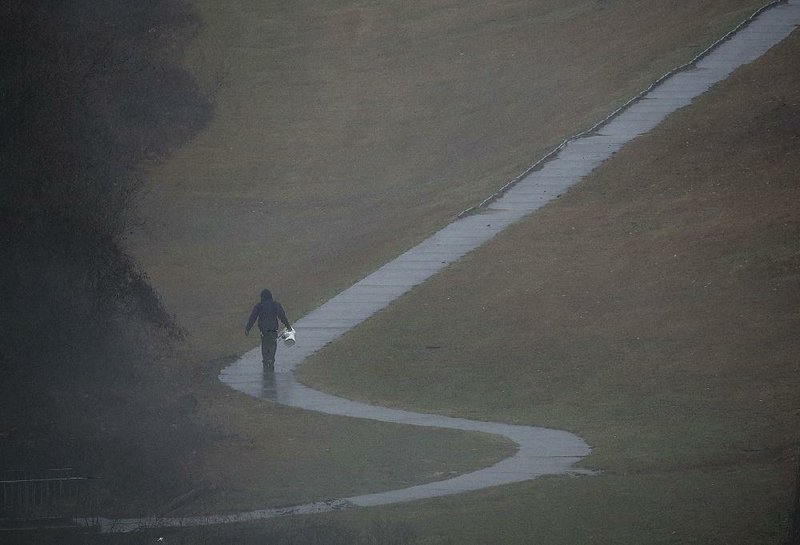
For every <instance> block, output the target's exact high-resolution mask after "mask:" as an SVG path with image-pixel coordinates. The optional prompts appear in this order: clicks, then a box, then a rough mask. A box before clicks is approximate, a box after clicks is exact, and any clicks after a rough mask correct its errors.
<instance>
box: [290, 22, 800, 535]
mask: <svg viewBox="0 0 800 545" xmlns="http://www.w3.org/2000/svg"><path fill="white" fill-rule="evenodd" d="M798 59H800V33H798V32H795V33H794V34H793V35H792V36H791V37H790V39H788V40H787V41H786V42H784V43H782V44H781V45H779V46H777V47H776V48H774V49H773V50H772V51H770V52H769V53H768V54H767V55H766V57H764V58H763V59H762V60H759V61H757V62H756V63H754V64H753V65H750V66H747V67H744V68H742V69H740V70H739V71H738V72H737V73H735V74H734V75H733V76H732V77H731V78H730V79H729V80H727V81H725V82H723V83H722V84H720V85H719V86H718V87H717V88H715V89H714V90H712V91H711V92H710V93H708V94H707V95H705V96H703V97H701V98H699V99H698V100H696V101H695V103H694V104H693V105H692V106H690V107H687V108H686V109H684V110H682V111H680V112H678V113H676V114H674V115H672V116H671V117H670V118H669V119H668V120H667V121H666V122H665V123H664V124H662V125H661V126H660V127H658V128H657V129H656V130H654V131H653V132H652V133H650V134H648V135H646V136H643V137H640V138H639V139H637V140H636V141H634V142H632V143H631V144H629V145H627V146H626V147H625V148H624V149H623V150H622V151H620V152H619V153H617V154H616V155H615V156H614V157H613V158H612V159H611V160H609V161H608V162H606V163H605V164H604V165H603V166H601V167H600V168H599V169H598V170H597V171H595V173H593V174H592V175H591V176H589V177H588V178H587V179H586V180H585V181H584V182H582V183H581V184H580V185H579V186H577V187H576V188H575V189H573V190H571V191H570V192H569V193H568V194H567V195H566V196H565V197H564V198H562V199H560V200H559V201H557V202H555V203H552V204H550V205H548V206H547V207H545V208H544V209H542V210H541V211H540V212H537V213H536V214H535V215H534V216H532V217H530V218H529V219H527V220H525V221H522V222H521V223H520V224H518V225H516V226H514V227H512V228H510V229H509V230H508V231H507V232H506V233H504V234H502V235H501V236H499V237H497V238H496V239H495V240H493V241H492V242H491V243H490V244H488V245H487V246H486V247H484V248H481V249H479V250H477V251H476V252H474V253H472V254H470V255H469V256H468V257H467V258H466V259H464V260H462V262H459V263H458V264H456V265H454V266H452V267H450V268H449V269H448V270H447V271H445V272H444V273H443V274H441V275H439V276H438V277H436V278H434V279H433V280H432V281H430V282H428V283H427V284H426V285H424V286H422V287H421V288H419V289H417V290H415V291H414V293H412V294H410V295H409V296H407V297H404V298H403V299H402V300H401V301H400V302H398V303H397V304H396V305H394V307H393V308H392V309H390V310H389V311H387V312H384V313H382V314H381V315H380V316H379V317H376V318H375V319H373V320H371V321H370V322H368V323H367V324H365V325H364V326H362V327H361V328H360V329H358V330H357V331H355V332H353V333H351V334H350V335H348V337H347V338H346V339H344V340H343V341H342V342H339V343H337V344H335V345H332V346H331V347H330V348H329V349H327V350H325V351H324V352H322V353H321V354H318V356H316V357H314V358H313V361H312V362H311V363H310V364H307V365H305V366H304V367H302V368H301V371H300V375H301V378H302V380H304V381H307V382H309V383H311V384H314V385H315V386H318V387H322V388H325V389H329V390H333V391H335V392H338V393H340V394H343V395H346V396H349V397H357V398H361V399H367V400H369V401H372V402H376V403H381V404H388V405H394V406H402V407H412V408H415V409H420V410H424V411H433V412H438V413H446V414H456V415H460V416H468V417H473V418H488V419H492V420H505V421H509V422H525V423H536V424H540V425H546V426H556V427H559V428H565V429H568V430H570V431H573V432H575V433H578V434H579V435H581V436H582V437H584V438H586V440H587V441H588V442H589V443H590V444H591V445H592V446H593V447H594V453H593V454H592V455H591V456H590V457H589V458H587V459H586V460H585V461H584V462H583V465H584V466H586V467H590V468H593V469H598V470H601V471H602V474H601V475H600V476H596V477H591V478H586V479H581V480H574V479H573V480H570V479H546V480H543V481H537V482H533V483H530V484H523V485H518V486H514V487H509V488H507V489H498V490H493V491H489V492H485V493H483V494H478V495H475V496H473V497H469V498H453V499H448V500H444V501H436V502H427V503H425V504H420V505H414V506H407V507H400V508H397V509H392V510H388V512H390V513H391V514H392V516H394V517H398V518H399V519H402V520H406V521H408V522H409V523H410V524H412V525H413V526H415V527H416V528H417V529H419V531H420V533H421V534H422V535H425V536H430V537H429V538H426V539H425V540H423V542H430V543H486V542H489V541H492V540H493V539H494V540H497V539H498V538H497V536H502V539H500V540H499V541H501V542H503V543H530V542H536V543H569V544H575V543H589V542H598V543H644V542H647V543H704V544H708V543H725V544H731V543H742V544H745V543H747V544H754V543H780V542H781V540H782V537H783V535H784V532H785V528H786V523H787V516H788V513H789V511H790V509H791V505H792V495H793V492H794V489H795V469H796V463H797V446H798V443H799V442H800V425H798V401H800V398H798V392H800V378H798V377H800V374H798V371H800V369H798V355H800V341H799V340H798V339H799V338H798V336H797V334H796V332H797V330H798V327H799V326H800V316H798V312H797V309H798V308H800V307H799V304H800V213H799V212H798V209H797V206H796V204H797V202H798V198H799V197H800V185H798V178H797V172H799V171H800V155H798V153H797V150H798V144H800V92H799V91H798V89H800V85H798V83H800V62H798ZM465 317H472V318H470V319H465ZM476 331H479V332H480V334H476V333H475V332H476ZM387 339H391V342H387ZM419 339H424V342H422V343H420V342H419ZM424 345H437V346H441V349H439V350H436V351H428V350H425V349H424V348H422V346H424ZM356 374H358V375H359V376H360V377H362V380H360V381H359V383H358V387H357V388H356V387H354V386H353V385H352V382H350V381H349V378H350V377H352V376H354V375H356ZM441 384H447V385H448V387H447V389H446V390H445V391H442V390H441V388H440V387H439V385H441ZM384 514H385V512H384Z"/></svg>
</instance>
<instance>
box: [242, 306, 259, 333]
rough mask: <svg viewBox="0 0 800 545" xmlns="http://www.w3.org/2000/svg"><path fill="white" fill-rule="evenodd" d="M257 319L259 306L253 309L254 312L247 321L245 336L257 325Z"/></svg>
mask: <svg viewBox="0 0 800 545" xmlns="http://www.w3.org/2000/svg"><path fill="white" fill-rule="evenodd" d="M256 319H258V305H256V306H254V307H253V312H251V313H250V319H249V320H247V325H246V326H245V328H244V334H245V335H249V334H250V329H251V328H252V327H253V324H254V323H256Z"/></svg>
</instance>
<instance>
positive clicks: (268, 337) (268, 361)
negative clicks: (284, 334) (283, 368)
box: [261, 331, 278, 369]
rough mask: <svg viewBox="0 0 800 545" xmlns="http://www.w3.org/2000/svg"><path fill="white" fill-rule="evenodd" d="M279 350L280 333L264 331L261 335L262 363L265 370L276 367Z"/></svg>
mask: <svg viewBox="0 0 800 545" xmlns="http://www.w3.org/2000/svg"><path fill="white" fill-rule="evenodd" d="M277 348H278V332H277V331H264V332H263V333H261V362H262V363H263V364H264V369H273V368H274V367H275V350H276V349H277Z"/></svg>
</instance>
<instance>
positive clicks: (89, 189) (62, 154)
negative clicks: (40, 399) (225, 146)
mask: <svg viewBox="0 0 800 545" xmlns="http://www.w3.org/2000/svg"><path fill="white" fill-rule="evenodd" d="M196 28H197V22H196V19H195V15H194V14H193V12H192V11H191V10H190V9H189V8H188V7H187V6H186V5H184V4H182V3H179V2H176V1H172V0H162V1H158V0H136V1H135V2H130V1H128V0H104V1H97V0H71V1H69V2H64V1H59V0H5V1H4V2H3V3H2V6H0V59H2V60H1V61H0V62H2V66H1V68H0V184H2V186H1V187H0V191H2V197H0V262H2V265H3V266H2V270H0V301H1V302H2V303H1V304H0V373H3V375H4V376H5V377H6V378H8V377H14V376H17V377H28V378H31V379H33V378H35V376H36V375H37V374H41V373H42V372H46V373H48V374H51V373H60V372H64V371H66V372H69V373H74V372H87V371H86V370H87V369H88V370H91V367H92V365H93V362H95V361H98V362H99V361H100V360H102V361H103V365H109V364H110V363H109V362H111V361H117V360H118V359H119V358H115V357H112V358H109V357H100V356H101V355H102V356H108V355H109V351H110V350H113V348H114V347H121V346H125V342H126V338H125V336H126V334H127V332H130V331H131V330H134V329H136V328H137V327H139V326H141V324H143V323H149V324H150V325H151V326H152V325H155V326H157V327H160V328H162V329H165V330H168V329H170V328H173V327H174V326H173V325H172V323H171V320H170V319H169V317H168V316H167V315H166V313H165V312H164V311H163V310H162V308H161V306H160V304H159V301H158V298H157V296H156V295H155V293H154V292H153V291H152V290H151V288H150V287H149V285H148V283H147V282H146V279H145V277H144V276H143V275H142V274H141V273H140V272H139V271H137V269H136V267H135V266H134V264H133V263H132V261H131V260H130V259H129V258H128V257H127V256H126V255H125V253H124V252H123V251H122V250H121V249H120V246H119V241H120V237H121V236H122V233H123V232H124V229H125V227H126V224H127V222H128V221H129V209H130V204H131V199H132V197H133V196H134V195H135V194H136V191H137V190H138V189H139V188H140V186H141V184H142V167H143V165H145V164H146V163H147V162H157V161H160V160H162V159H163V158H165V157H166V156H167V154H168V153H169V152H170V150H171V149H173V148H175V147H176V146H178V145H180V144H181V143H183V142H185V141H186V140H187V139H189V138H190V137H191V136H192V135H193V134H195V133H196V132H197V131H198V130H199V129H201V128H202V127H203V126H204V125H205V124H206V123H207V122H208V120H209V118H210V116H211V107H210V102H209V100H208V99H207V97H205V96H204V95H203V94H202V93H201V91H200V90H199V89H198V87H197V85H196V83H195V82H194V80H193V78H192V77H191V76H190V75H189V74H188V73H187V72H186V71H185V70H184V69H183V68H182V67H181V66H180V65H179V64H178V62H179V61H180V57H181V54H182V48H183V47H184V46H185V44H186V43H187V42H188V40H189V39H191V37H192V36H193V34H194V33H195V32H196ZM112 355H113V352H112Z"/></svg>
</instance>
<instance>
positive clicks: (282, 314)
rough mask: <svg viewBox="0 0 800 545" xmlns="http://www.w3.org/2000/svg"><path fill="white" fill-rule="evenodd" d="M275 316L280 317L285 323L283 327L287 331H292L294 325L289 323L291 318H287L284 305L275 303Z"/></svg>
mask: <svg viewBox="0 0 800 545" xmlns="http://www.w3.org/2000/svg"><path fill="white" fill-rule="evenodd" d="M275 314H277V315H278V319H279V320H280V321H281V322H283V325H285V326H286V329H288V330H289V331H291V330H292V324H290V323H289V318H287V317H286V312H284V311H283V305H281V304H280V303H275Z"/></svg>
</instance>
